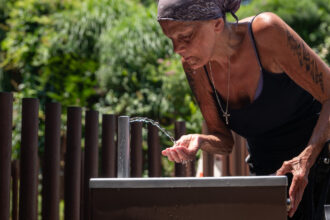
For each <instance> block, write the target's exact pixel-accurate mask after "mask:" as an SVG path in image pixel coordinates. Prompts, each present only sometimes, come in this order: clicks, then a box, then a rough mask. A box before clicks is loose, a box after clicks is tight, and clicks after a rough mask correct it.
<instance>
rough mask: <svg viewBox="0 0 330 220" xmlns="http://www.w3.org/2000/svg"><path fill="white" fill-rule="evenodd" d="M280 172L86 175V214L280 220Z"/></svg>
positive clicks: (98, 217)
mask: <svg viewBox="0 0 330 220" xmlns="http://www.w3.org/2000/svg"><path fill="white" fill-rule="evenodd" d="M286 188H287V179H286V177H285V176H258V177H255V176H251V177H221V178H212V177H209V178H185V177H183V178H106V179H103V178H102V179H98V178H96V179H91V180H90V191H91V219H93V220H103V219H104V220H105V219H107V220H108V219H116V220H117V219H141V220H148V219H155V220H162V219H164V220H165V219H166V220H168V219H180V220H181V219H198V220H207V219H224V220H245V219H251V220H252V219H253V220H266V219H267V220H273V219H274V220H275V219H276V220H281V219H283V220H285V219H287V212H286V199H287V195H286Z"/></svg>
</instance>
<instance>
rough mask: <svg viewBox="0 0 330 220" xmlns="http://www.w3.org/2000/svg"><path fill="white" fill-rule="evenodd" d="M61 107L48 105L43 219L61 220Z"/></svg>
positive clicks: (53, 104)
mask: <svg viewBox="0 0 330 220" xmlns="http://www.w3.org/2000/svg"><path fill="white" fill-rule="evenodd" d="M60 141H61V105H60V104H59V103H47V104H46V120H45V153H44V161H43V178H42V219H43V220H58V219H59V196H60V194H59V190H60V189H59V187H60V184H59V178H60Z"/></svg>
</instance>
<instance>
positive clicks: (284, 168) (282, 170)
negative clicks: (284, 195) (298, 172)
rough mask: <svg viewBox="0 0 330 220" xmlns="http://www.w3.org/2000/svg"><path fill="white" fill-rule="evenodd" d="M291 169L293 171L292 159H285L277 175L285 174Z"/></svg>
mask: <svg viewBox="0 0 330 220" xmlns="http://www.w3.org/2000/svg"><path fill="white" fill-rule="evenodd" d="M291 171H292V165H291V163H290V161H284V162H283V164H282V166H281V168H280V169H278V170H277V172H276V175H277V176H280V175H285V174H287V173H289V172H291Z"/></svg>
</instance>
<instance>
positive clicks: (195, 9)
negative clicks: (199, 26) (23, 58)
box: [157, 0, 241, 21]
mask: <svg viewBox="0 0 330 220" xmlns="http://www.w3.org/2000/svg"><path fill="white" fill-rule="evenodd" d="M240 4H241V0H159V1H158V16H157V20H158V21H160V20H177V21H203V20H212V19H217V18H221V17H224V15H225V13H226V12H230V13H231V14H232V15H233V17H234V18H235V19H236V21H238V18H237V17H236V15H235V12H236V11H237V10H238V9H239V7H240Z"/></svg>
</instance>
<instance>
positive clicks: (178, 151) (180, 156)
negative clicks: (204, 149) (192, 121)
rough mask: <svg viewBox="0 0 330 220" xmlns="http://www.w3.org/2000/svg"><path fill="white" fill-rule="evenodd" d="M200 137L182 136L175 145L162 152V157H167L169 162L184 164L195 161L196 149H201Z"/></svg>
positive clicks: (193, 135) (192, 135)
mask: <svg viewBox="0 0 330 220" xmlns="http://www.w3.org/2000/svg"><path fill="white" fill-rule="evenodd" d="M200 137H201V135H199V134H189V135H183V136H182V137H181V138H180V139H179V140H178V141H176V143H175V145H174V146H173V147H170V148H166V149H165V150H163V151H162V154H163V156H167V157H168V159H169V160H170V161H175V162H177V163H185V162H188V161H192V160H194V159H195V156H196V153H197V151H198V149H199V148H200V147H201V146H200V145H201V138H200Z"/></svg>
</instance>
